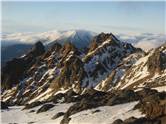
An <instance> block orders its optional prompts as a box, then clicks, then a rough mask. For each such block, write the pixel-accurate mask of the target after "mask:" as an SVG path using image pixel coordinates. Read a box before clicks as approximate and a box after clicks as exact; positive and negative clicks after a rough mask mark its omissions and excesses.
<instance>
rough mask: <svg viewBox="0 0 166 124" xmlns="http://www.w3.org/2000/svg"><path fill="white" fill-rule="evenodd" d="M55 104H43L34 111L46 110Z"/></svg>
mask: <svg viewBox="0 0 166 124" xmlns="http://www.w3.org/2000/svg"><path fill="white" fill-rule="evenodd" d="M54 106H55V105H53V104H44V105H43V106H42V107H41V108H39V110H37V112H36V113H41V112H46V111H48V110H49V109H51V108H53V107H54Z"/></svg>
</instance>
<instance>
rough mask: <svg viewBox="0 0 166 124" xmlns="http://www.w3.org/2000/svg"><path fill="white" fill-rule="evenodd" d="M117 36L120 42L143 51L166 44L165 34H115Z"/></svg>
mask: <svg viewBox="0 0 166 124" xmlns="http://www.w3.org/2000/svg"><path fill="white" fill-rule="evenodd" d="M117 36H118V38H119V39H120V40H122V41H125V42H129V43H132V44H133V45H134V46H135V47H139V48H142V49H143V50H145V51H148V50H150V49H152V48H156V47H158V46H160V45H162V44H164V43H165V42H166V35H165V34H152V33H140V34H138V33H137V34H117Z"/></svg>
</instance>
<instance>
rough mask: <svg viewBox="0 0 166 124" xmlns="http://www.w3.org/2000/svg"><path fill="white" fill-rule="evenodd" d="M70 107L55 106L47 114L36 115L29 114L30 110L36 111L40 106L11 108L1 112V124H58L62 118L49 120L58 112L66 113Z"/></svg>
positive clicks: (65, 105)
mask: <svg viewBox="0 0 166 124" xmlns="http://www.w3.org/2000/svg"><path fill="white" fill-rule="evenodd" d="M71 105H72V103H70V104H56V106H55V107H53V108H51V109H50V110H49V111H48V112H43V113H39V114H36V112H31V113H29V111H31V110H35V111H36V110H38V109H39V108H40V107H41V106H38V107H35V108H32V109H29V110H22V108H23V106H13V107H10V109H9V110H1V111H2V112H1V117H2V123H3V124H8V123H18V124H27V123H28V122H34V123H35V124H41V123H43V124H59V123H60V121H61V120H62V117H59V118H57V119H56V120H52V119H51V118H52V117H53V116H54V115H55V114H57V113H58V112H66V110H67V109H68V108H69V107H70V106H71Z"/></svg>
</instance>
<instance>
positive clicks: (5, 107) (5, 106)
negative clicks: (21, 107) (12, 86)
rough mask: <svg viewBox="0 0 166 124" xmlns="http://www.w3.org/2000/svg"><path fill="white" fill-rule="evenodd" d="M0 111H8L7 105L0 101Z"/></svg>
mask: <svg viewBox="0 0 166 124" xmlns="http://www.w3.org/2000/svg"><path fill="white" fill-rule="evenodd" d="M1 109H8V105H7V104H6V103H5V102H2V101H1Z"/></svg>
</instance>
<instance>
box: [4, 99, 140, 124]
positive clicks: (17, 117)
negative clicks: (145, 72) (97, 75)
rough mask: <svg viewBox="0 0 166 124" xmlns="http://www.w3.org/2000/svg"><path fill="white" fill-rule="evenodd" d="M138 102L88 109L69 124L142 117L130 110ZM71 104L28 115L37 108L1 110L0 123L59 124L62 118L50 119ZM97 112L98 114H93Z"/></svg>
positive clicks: (101, 122)
mask: <svg viewBox="0 0 166 124" xmlns="http://www.w3.org/2000/svg"><path fill="white" fill-rule="evenodd" d="M137 103H138V102H131V103H127V104H120V105H115V106H103V107H98V108H96V109H90V110H86V111H82V112H79V113H77V114H74V115H72V116H71V121H70V122H69V124H108V123H109V124H110V123H112V122H113V121H114V120H116V119H119V118H120V119H123V120H124V119H127V118H129V117H131V116H134V117H138V118H139V117H142V116H143V115H142V114H141V113H140V112H139V111H138V110H132V108H133V107H134V106H135V105H136V104H137ZM71 105H72V104H57V105H56V106H55V107H54V108H52V109H51V110H49V111H47V112H43V113H39V114H36V113H34V112H32V113H29V111H31V110H35V111H36V110H37V109H39V107H40V106H39V107H35V108H33V109H30V110H23V111H22V110H21V109H22V108H23V106H14V107H11V108H10V109H9V110H5V111H4V110H3V111H2V112H1V115H2V123H3V124H6V123H18V124H27V123H30V122H33V123H35V124H41V123H44V124H53V123H54V124H60V121H61V120H62V118H63V116H62V117H59V118H57V119H55V120H52V119H51V118H52V117H53V116H54V115H55V114H56V113H58V112H65V111H67V109H68V108H69V107H70V106H71ZM95 110H99V112H94V111H95Z"/></svg>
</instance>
